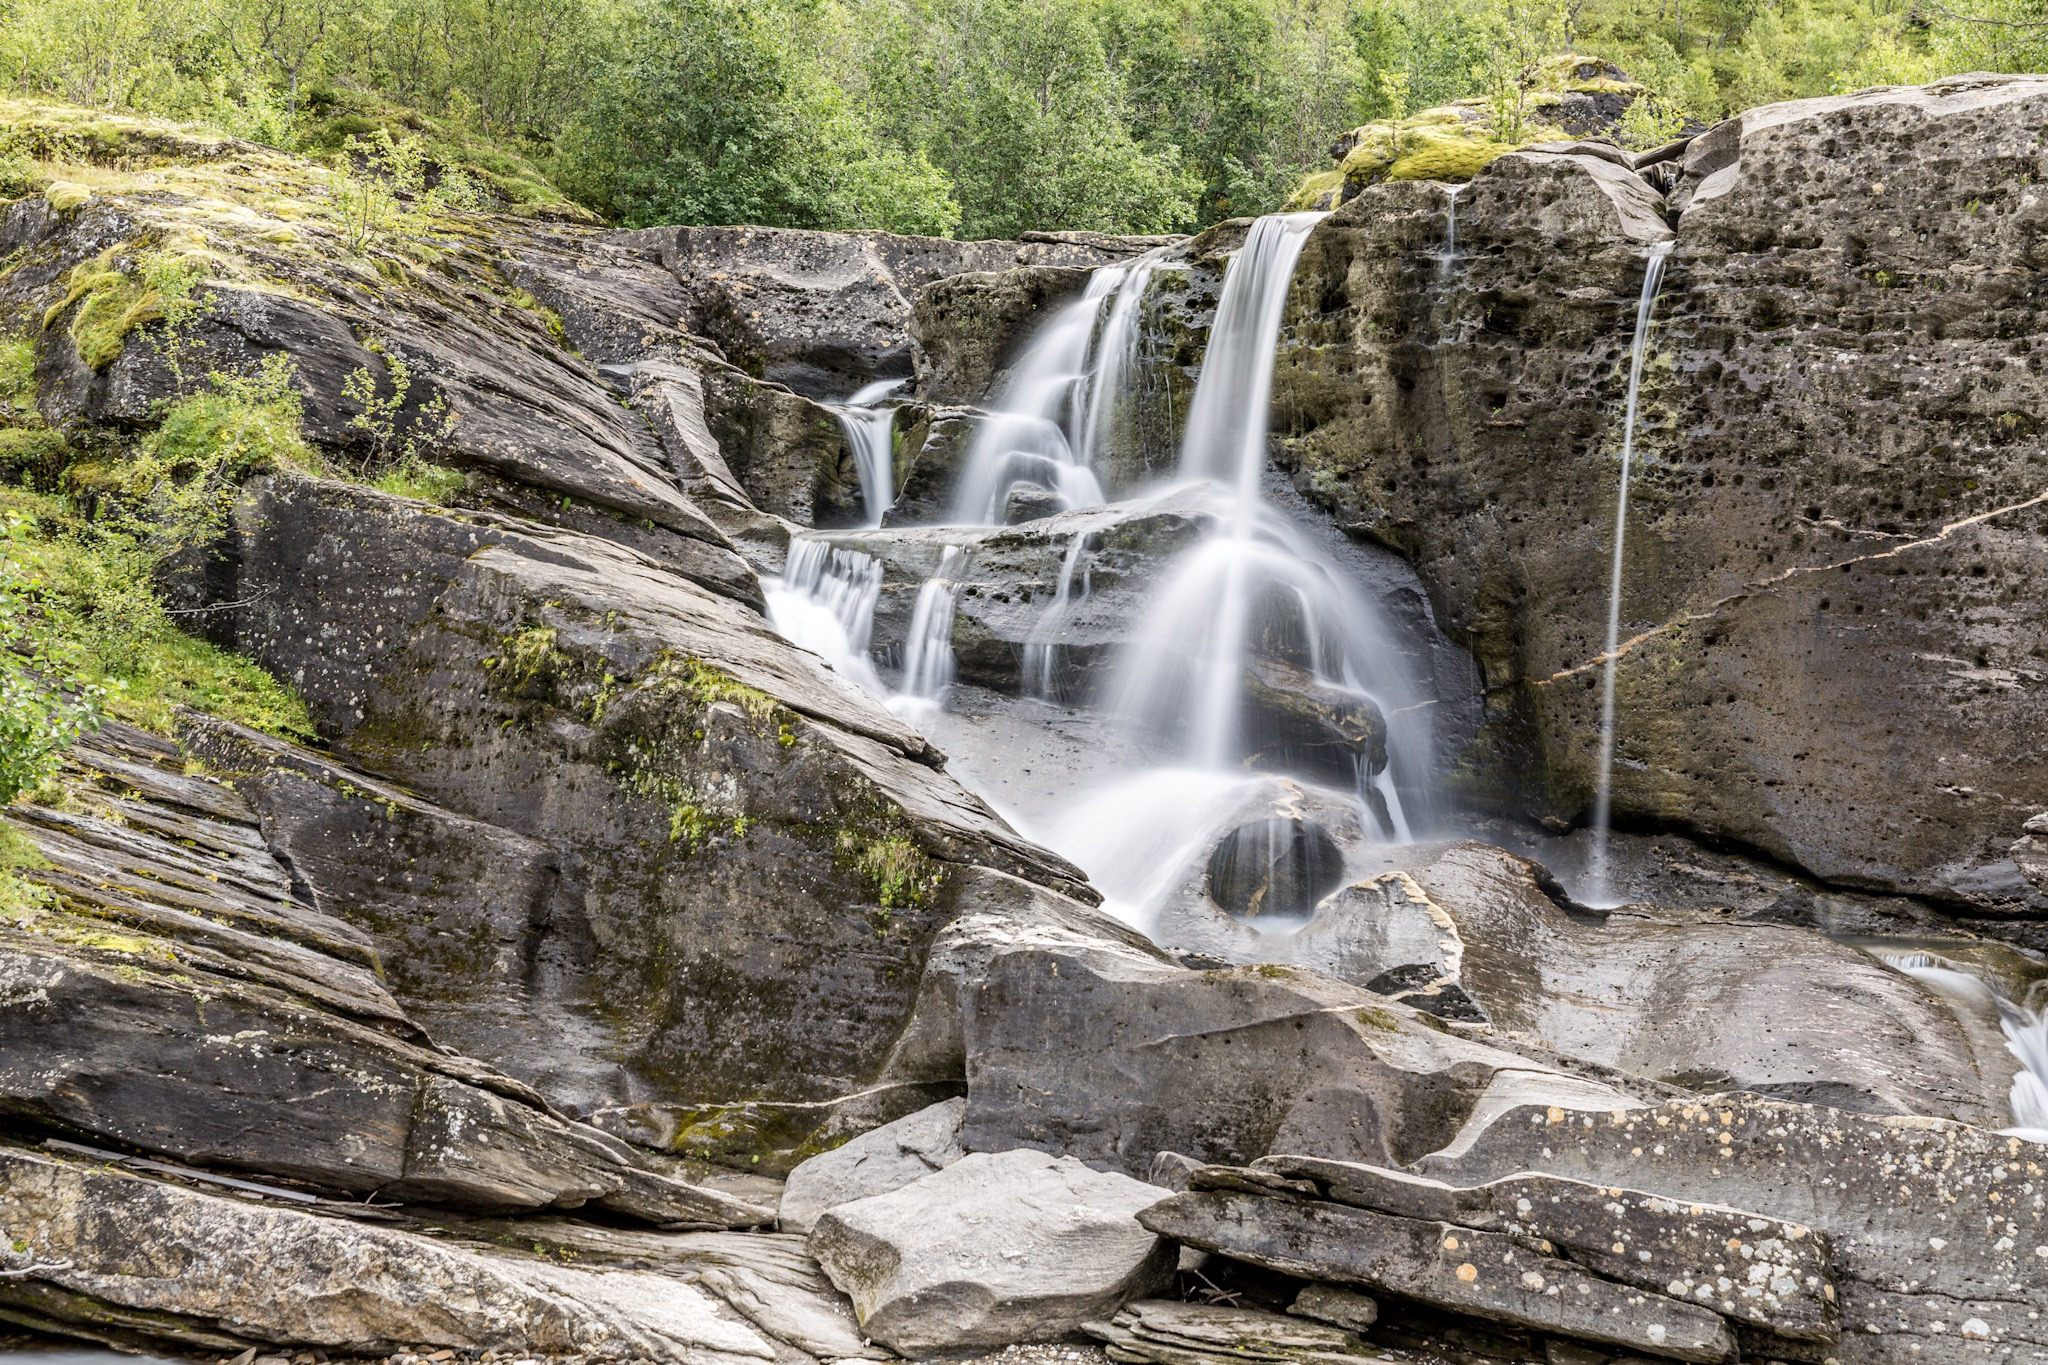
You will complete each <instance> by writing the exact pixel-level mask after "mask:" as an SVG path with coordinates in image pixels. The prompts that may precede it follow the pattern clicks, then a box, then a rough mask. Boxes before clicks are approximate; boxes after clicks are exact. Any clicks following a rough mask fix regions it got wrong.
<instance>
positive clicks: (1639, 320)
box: [1586, 241, 1672, 906]
mask: <svg viewBox="0 0 2048 1365" xmlns="http://www.w3.org/2000/svg"><path fill="white" fill-rule="evenodd" d="M1671 246H1672V244H1671V243H1670V242H1669V241H1664V242H1659V243H1657V244H1656V245H1655V246H1653V247H1651V248H1650V254H1649V258H1648V260H1647V262H1646V263H1645V265H1644V268H1643V290H1642V294H1641V296H1640V297H1639V298H1638V299H1637V301H1636V331H1635V338H1634V340H1632V341H1631V342H1630V343H1629V349H1628V401H1627V403H1626V405H1625V406H1624V407H1623V409H1622V418H1621V482H1620V486H1619V487H1618V489H1617V490H1616V492H1615V497H1614V552H1613V560H1612V563H1611V566H1610V568H1609V570H1608V576H1607V643H1606V646H1605V647H1604V648H1603V650H1602V652H1601V659H1602V662H1601V666H1600V748H1599V757H1598V758H1597V759H1596V760H1595V763H1596V768H1597V772H1598V777H1597V779H1596V782H1597V785H1596V786H1595V789H1594V794H1593V853H1592V861H1591V865H1590V885H1589V887H1588V889H1587V894H1586V899H1587V901H1588V903H1589V904H1592V905H1596V906H1605V905H1608V904H1610V903H1611V898H1612V891H1611V889H1610V876H1609V869H1608V835H1609V833H1610V831H1611V828H1612V825H1613V816H1614V727H1615V714H1614V681H1615V671H1616V668H1617V667H1618V666H1619V664H1620V662H1621V659H1620V654H1621V571H1622V565H1623V562H1624V559H1625V556H1626V551H1627V546H1628V491H1629V482H1630V480H1631V478H1632V477H1633V475H1634V471H1635V455H1636V412H1637V408H1638V405H1639V404H1640V402H1641V398H1642V391H1643V357H1644V355H1645V353H1646V352H1647V351H1648V349H1649V339H1650V320H1651V318H1652V316H1653V315H1654V314H1655V312H1656V308H1657V291H1658V289H1659V288H1661V287H1662V285H1663V283H1664V260H1665V258H1666V257H1668V256H1669V255H1670V254H1671Z"/></svg>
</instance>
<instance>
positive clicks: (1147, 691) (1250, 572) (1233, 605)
mask: <svg viewBox="0 0 2048 1365" xmlns="http://www.w3.org/2000/svg"><path fill="white" fill-rule="evenodd" d="M1322 217H1323V215H1322V214H1317V213H1293V214H1276V215H1273V216H1271V217H1266V218H1261V219H1259V220H1258V221H1257V222H1256V223H1254V224H1253V225H1252V229H1251V232H1250V233H1249V235H1248V236H1247V237H1246V239H1245V244H1244V248H1243V250H1242V251H1240V252H1239V253H1238V255H1237V257H1236V258H1235V259H1234V260H1233V261H1232V262H1231V263H1230V266H1229V268H1228V270H1227V271H1226V273H1225V275H1224V281H1223V294H1222V298H1221V299H1220V301H1219V302H1218V304H1217V311H1216V321H1215V323H1214V325H1213V327H1212V328H1211V331H1210V337H1211V340H1210V345H1209V353H1208V356H1207V357H1206V359H1205V360H1204V362H1203V365H1202V374H1201V379H1200V381H1199V383H1198V384H1197V385H1196V388H1195V399H1194V403H1193V406H1192V408H1191V409H1190V412H1189V416H1188V426H1187V431H1186V433H1185V434H1184V436H1183V439H1182V443H1181V457H1180V468H1181V471H1182V473H1183V474H1185V475H1187V476H1190V477H1194V478H1202V479H1208V480H1213V481H1216V482H1218V483H1221V484H1222V485H1223V487H1222V488H1221V489H1220V490H1219V491H1218V494H1217V498H1216V502H1215V504H1214V508H1215V520H1216V528H1215V530H1214V531H1213V532H1212V533H1211V534H1209V535H1208V536H1206V537H1205V538H1204V539H1203V540H1202V541H1201V542H1200V543H1199V544H1197V545H1195V546H1194V547H1193V548H1192V549H1190V550H1189V551H1187V552H1186V553H1185V554H1183V555H1182V556H1181V557H1180V558H1179V559H1178V560H1176V561H1175V562H1174V563H1173V564H1172V565H1171V566H1169V568H1168V571H1167V573H1166V575H1165V578H1164V581H1163V582H1162V584H1161V586H1160V588H1159V589H1158V590H1157V591H1156V592H1155V593H1154V594H1153V595H1152V597H1151V598H1150V599H1149V600H1148V602H1147V604H1146V610H1145V614H1144V620H1143V624H1142V626H1141V628H1140V630H1139V633H1138V635H1137V636H1136V638H1135V639H1134V640H1133V641H1132V643H1131V645H1130V647H1129V648H1128V650H1127V651H1126V652H1125V654H1124V656H1123V658H1122V659H1121V661H1120V662H1119V665H1118V671H1117V676H1116V679H1115V683H1114V691H1113V699H1114V706H1115V709H1116V711H1117V713H1118V714H1119V716H1120V717H1121V718H1122V719H1124V720H1125V721H1126V722H1128V723H1129V724H1130V725H1132V726H1134V727H1141V728H1145V729H1149V730H1151V731H1152V732H1154V733H1156V734H1158V735H1159V736H1161V738H1162V740H1163V741H1164V742H1165V743H1166V744H1167V746H1168V749H1169V752H1170V753H1171V754H1172V755H1173V756H1174V758H1175V759H1176V760H1177V761H1179V762H1181V763H1184V764H1188V765H1192V766H1193V767H1196V768H1199V769H1203V770H1207V771H1221V770H1226V769H1232V768H1242V767H1243V766H1244V765H1245V764H1246V762H1247V761H1248V760H1249V759H1251V758H1252V757H1253V756H1254V755H1255V754H1258V753H1261V752H1264V751H1265V750H1267V749H1269V748H1271V747H1273V738H1274V737H1273V735H1272V729H1273V723H1272V718H1271V717H1268V716H1262V715H1261V714H1260V713H1259V709H1258V698H1257V697H1256V696H1255V695H1254V693H1255V690H1257V689H1258V687H1259V684H1260V683H1261V681H1262V679H1261V674H1262V673H1268V672H1272V671H1275V670H1278V671H1281V672H1284V673H1285V674H1286V675H1287V676H1288V677H1289V678H1295V679H1299V680H1301V681H1302V682H1304V683H1306V685H1307V686H1308V688H1309V689H1311V690H1312V691H1313V692H1314V693H1315V694H1316V696H1317V700H1318V702H1319V703H1320V704H1322V705H1325V706H1328V707H1329V708H1331V709H1332V710H1333V711H1334V712H1336V713H1338V714H1341V713H1342V711H1343V709H1344V708H1345V707H1347V706H1351V707H1356V708H1358V709H1359V710H1360V711H1361V712H1363V711H1364V710H1365V709H1367V708H1371V709H1377V710H1378V711H1379V712H1380V714H1381V715H1382V716H1385V717H1387V721H1388V736H1387V738H1388V750H1389V755H1390V761H1389V763H1387V764H1385V765H1377V766H1376V765H1371V764H1364V765H1359V766H1358V767H1356V768H1355V773H1356V777H1355V779H1354V780H1355V781H1356V782H1357V784H1358V786H1359V796H1360V799H1361V801H1362V802H1363V803H1364V804H1365V805H1366V806H1367V807H1368V810H1369V812H1370V814H1371V815H1372V818H1373V823H1374V824H1375V825H1377V826H1378V827H1379V828H1380V830H1381V832H1382V834H1384V835H1385V836H1387V837H1389V838H1394V839H1403V838H1406V837H1407V834H1408V823H1409V822H1408V820H1407V816H1406V812H1405V811H1404V810H1403V800H1402V797H1401V794H1400V785H1401V781H1402V780H1405V781H1407V782H1409V783H1410V784H1413V783H1415V782H1419V781H1420V779H1421V776H1422V774H1423V773H1424V772H1425V771H1426V769H1427V766H1428V756H1429V748H1430V735H1429V731H1428V727H1427V724H1426V722H1423V721H1420V720H1419V719H1417V718H1416V717H1415V716H1414V714H1413V713H1405V714H1403V715H1401V716H1399V717H1396V716H1394V715H1392V714H1390V713H1391V712H1393V711H1395V709H1396V707H1397V706H1399V707H1402V708H1404V711H1405V707H1406V705H1407V704H1408V703H1410V702H1413V701H1418V700H1421V698H1420V697H1419V696H1418V695H1417V689H1416V688H1415V686H1414V684H1413V682H1412V680H1411V679H1410V678H1409V677H1408V676H1407V664H1406V660H1405V658H1404V657H1403V656H1402V654H1401V653H1400V651H1399V649H1398V647H1397V646H1396V644H1395V642H1394V639H1393V634H1392V631H1391V630H1390V629H1389V627H1388V624H1387V623H1386V621H1385V620H1384V618H1383V617H1382V616H1381V614H1380V612H1379V611H1378V609H1377V608H1376V607H1375V605H1374V604H1373V603H1371V602H1369V601H1367V600H1366V599H1365V597H1364V595H1363V594H1361V593H1359V592H1358V591H1357V590H1356V589H1355V588H1353V587H1352V586H1351V585H1350V584H1349V583H1348V582H1347V581H1346V579H1345V576H1344V574H1343V572H1342V570H1340V569H1339V568H1338V567H1337V566H1336V565H1335V564H1334V563H1331V562H1330V561H1329V560H1328V559H1327V558H1326V557H1325V556H1324V555H1323V554H1322V553H1321V552H1320V551H1319V550H1318V549H1317V547H1316V546H1314V545H1313V544H1311V543H1310V542H1309V540H1308V538H1307V537H1306V536H1304V535H1302V534H1301V533H1300V532H1299V531H1298V530H1297V529H1296V528H1295V527H1294V526H1293V524H1292V523H1291V522H1289V521H1288V519H1287V518H1286V517H1285V516H1283V515H1282V514H1280V513H1279V512H1278V510H1277V509H1275V508H1273V507H1272V506H1270V505H1269V504H1268V503H1267V502H1266V501H1265V499H1264V498H1263V497H1262V496H1261V493H1260V479H1261V476H1262V475H1263V473H1264V471H1265V467H1266V456H1267V450H1266V442H1267V426H1268V420H1269V411H1268V410H1269V408H1270V406H1271V400H1272V392H1273V369H1274V364H1275V358H1276V353H1277V351H1278V347H1279V338H1280V324H1281V319H1282V316H1283V314H1284V312H1285V310H1286V304H1287V293H1288V288H1289V285H1290V283H1291V281H1292V279H1293V275H1294V267H1295V263H1296V262H1297V261H1298V260H1299V259H1300V256H1301V252H1302V249H1303V247H1304V245H1305V244H1306V243H1307V240H1308V236H1309V233H1310V232H1312V231H1313V230H1314V228H1315V225H1316V224H1317V223H1318V222H1319V221H1320V220H1321V219H1322ZM1297 690H1298V689H1297ZM1359 723H1360V725H1361V727H1363V726H1364V725H1365V722H1364V721H1363V720H1362V719H1361V720H1360V722H1359ZM1396 766H1398V767H1399V768H1400V769H1401V773H1400V775H1399V779H1397V777H1396V775H1395V774H1394V773H1392V772H1390V771H1389V770H1390V769H1392V768H1394V767H1396Z"/></svg>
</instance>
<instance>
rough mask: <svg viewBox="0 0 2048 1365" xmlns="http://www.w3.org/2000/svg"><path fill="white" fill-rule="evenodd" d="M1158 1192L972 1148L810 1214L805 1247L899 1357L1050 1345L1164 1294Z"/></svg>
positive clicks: (1056, 1160) (1048, 1161) (1167, 1248)
mask: <svg viewBox="0 0 2048 1365" xmlns="http://www.w3.org/2000/svg"><path fill="white" fill-rule="evenodd" d="M1161 1194H1162V1191H1160V1190H1159V1189H1157V1188H1155V1187H1153V1186H1151V1185H1147V1184H1145V1183H1144V1182H1143V1181H1140V1180H1133V1179H1131V1178H1130V1177H1129V1176H1124V1175H1118V1174H1115V1173H1113V1172H1104V1171H1095V1170H1090V1169H1089V1168H1088V1167H1087V1166H1084V1165H1083V1164H1081V1163H1080V1162H1079V1161H1076V1160H1074V1159H1073V1158H1072V1157H1054V1156H1048V1155H1046V1154H1045V1153H1043V1152H1032V1151H1009V1152H998V1153H993V1154H990V1153H975V1154H972V1155H970V1156H966V1157H963V1158H961V1159H960V1160H959V1161H957V1162H955V1163H954V1164H953V1165H951V1166H948V1167H947V1168H946V1169H944V1170H942V1171H939V1172H937V1173H936V1174H933V1175H929V1176H926V1177H925V1178H924V1179H922V1180H918V1181H914V1182H912V1183H911V1184H908V1185H905V1186H903V1187H902V1188H900V1189H897V1190H892V1191H890V1192H889V1193H887V1194H880V1195H875V1196H872V1197H870V1198H867V1199H860V1200H855V1201H854V1202H852V1203H850V1204H843V1205H841V1206H839V1207H838V1208H835V1209H833V1210H831V1211H830V1212H828V1213H826V1214H825V1215H824V1216H823V1217H821V1218H819V1219H818V1222H817V1226H816V1227H815V1228H814V1229H813V1230H812V1232H811V1237H810V1242H809V1244H808V1245H809V1250H810V1253H811V1255H813V1256H815V1257H816V1258H817V1260H818V1263H819V1264H820V1265H821V1266H823V1267H824V1270H825V1274H826V1275H827V1276H829V1277H830V1278H831V1281H832V1283H833V1284H835V1285H837V1286H838V1287H839V1289H840V1291H841V1292H843V1293H845V1294H846V1295H847V1296H848V1297H850V1298H851V1299H852V1300H853V1309H854V1315H855V1316H856V1317H857V1318H858V1319H859V1321H860V1325H861V1329H862V1330H863V1331H864V1332H866V1333H867V1335H868V1336H870V1337H871V1338H873V1339H874V1340H876V1341H879V1342H881V1343H882V1344H883V1345H885V1346H888V1347H890V1348H891V1349H893V1350H896V1351H899V1352H902V1353H904V1354H906V1355H909V1354H914V1353H917V1352H924V1351H947V1350H961V1349H967V1348H974V1347H988V1346H1004V1345H1008V1344H1010V1343H1012V1342H1033V1341H1058V1340H1062V1339H1065V1338H1070V1337H1074V1336H1077V1335H1078V1334H1079V1333H1080V1331H1081V1328H1082V1325H1083V1324H1084V1323H1087V1322H1091V1321H1096V1320H1099V1319H1104V1318H1108V1317H1110V1316H1111V1315H1113V1314H1114V1313H1115V1312H1116V1311H1117V1310H1118V1309H1119V1308H1121V1307H1122V1306H1123V1305H1124V1304H1125V1303H1127V1302H1129V1301H1131V1300H1133V1299H1140V1298H1145V1297H1147V1296H1149V1295H1156V1294H1159V1293H1161V1292H1163V1291H1164V1290H1165V1289H1166V1288H1167V1287H1168V1285H1169V1283H1170V1282H1171V1280H1172V1277H1173V1269H1174V1263H1175V1249H1174V1246H1173V1244H1172V1243H1171V1242H1167V1241H1163V1240H1161V1239H1160V1238H1158V1237H1155V1236H1154V1235H1153V1234H1152V1233H1150V1232H1147V1231H1146V1230H1145V1229H1144V1228H1143V1227H1141V1226H1140V1225H1139V1222H1138V1214H1139V1213H1140V1212H1141V1211H1142V1210H1143V1209H1145V1208H1146V1207H1147V1206H1148V1205H1151V1204H1153V1203H1155V1202H1157V1201H1158V1199H1159V1198H1160V1196H1161Z"/></svg>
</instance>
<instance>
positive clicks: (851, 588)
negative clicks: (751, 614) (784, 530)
mask: <svg viewBox="0 0 2048 1365" xmlns="http://www.w3.org/2000/svg"><path fill="white" fill-rule="evenodd" d="M763 586H764V589H765V593H764V595H765V596H766V597H767V599H768V621H769V624H771V625H773V626H774V627H775V629H776V630H777V631H778V632H780V633H781V634H782V635H783V636H784V637H785V638H786V639H789V640H791V641H793V642H794V643H796V644H799V645H802V646H803V647H804V648H805V649H808V650H810V651H812V652H813V653H815V654H817V655H819V656H821V657H822V658H823V659H824V660H825V662H826V663H828V664H830V665H831V666H832V668H833V670H834V671H835V672H837V673H839V674H840V675H841V676H842V677H845V678H846V679H847V680H848V681H850V682H852V683H853V684H854V685H855V686H858V687H861V688H865V689H866V690H867V691H869V692H872V693H874V694H876V695H881V693H882V691H883V688H882V680H881V677H880V675H878V674H877V673H876V672H875V666H874V662H873V661H872V660H871V659H870V658H869V657H868V649H869V646H870V644H871V642H872V640H873V637H874V629H875V604H876V603H877V602H878V601H879V600H880V599H881V595H882V562H881V561H880V560H878V559H876V558H875V557H874V556H872V555H866V554H862V553H861V552H860V551H858V550H846V549H839V548H836V547H834V546H831V545H827V544H826V543H825V542H823V541H821V540H810V539H807V538H805V537H802V536H799V537H796V538H794V539H792V540H791V541H790V542H789V558H788V560H787V562H786V563H785V564H784V566H783V570H782V577H781V578H779V579H771V580H769V581H768V582H767V583H766V584H764V585H763Z"/></svg>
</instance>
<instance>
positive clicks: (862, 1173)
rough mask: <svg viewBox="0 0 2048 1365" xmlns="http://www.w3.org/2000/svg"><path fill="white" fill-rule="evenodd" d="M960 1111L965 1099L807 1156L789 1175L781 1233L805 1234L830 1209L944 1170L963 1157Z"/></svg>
mask: <svg viewBox="0 0 2048 1365" xmlns="http://www.w3.org/2000/svg"><path fill="white" fill-rule="evenodd" d="M966 1113H967V1101H966V1100H964V1099H952V1100H946V1101H943V1102H942V1103H939V1104H935V1105H932V1106H931V1107H930V1108H928V1109H920V1110H918V1111H917V1112H916V1113H915V1114H905V1115H904V1116H903V1117H902V1118H900V1119H897V1120H896V1121H895V1122H894V1123H885V1124H883V1125H882V1126H881V1127H880V1128H873V1129H870V1130H869V1131H867V1132H865V1133H862V1134H861V1135H860V1136H859V1137H857V1138H854V1139H853V1140H852V1141H850V1142H847V1143H845V1144H844V1145H842V1146H839V1147H835V1148H833V1149H832V1150H831V1151H829V1152H821V1153H819V1154H818V1155H817V1156H814V1157H812V1158H811V1159H810V1160H808V1161H806V1162H804V1163H803V1164H802V1165H800V1166H798V1167H797V1168H796V1169H795V1170H793V1171H791V1172H790V1173H789V1182H788V1184H787V1185H786V1186H784V1188H783V1192H782V1203H781V1205H780V1207H779V1208H778V1210H777V1213H776V1223H777V1226H779V1227H780V1228H781V1229H782V1230H783V1231H784V1232H809V1231H810V1230H811V1228H812V1226H813V1225H814V1224H816V1223H817V1221H818V1217H819V1215H821V1214H823V1213H825V1212H827V1211H828V1210H830V1209H835V1208H837V1207H839V1206H840V1205H841V1204H850V1203H852V1202H853V1201H854V1200H856V1199H867V1198H869V1197H871V1196H873V1195H878V1194H887V1193H888V1192H889V1191H891V1190H896V1189H901V1188H902V1187H903V1186H905V1185H908V1184H910V1183H911V1182H912V1181H915V1180H922V1179H923V1178H924V1177H926V1176H928V1175H930V1174H931V1173H932V1172H933V1171H939V1170H944V1169H945V1168H946V1167H948V1166H950V1165H952V1164H953V1163H954V1162H956V1161H958V1160H959V1159H960V1158H961V1157H963V1156H965V1155H967V1153H966V1152H965V1151H964V1150H962V1148H961V1146H960V1122H961V1120H962V1119H963V1118H964V1117H965V1116H966Z"/></svg>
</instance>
